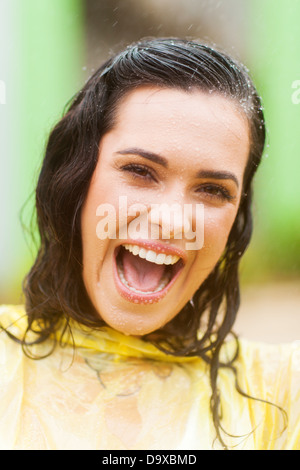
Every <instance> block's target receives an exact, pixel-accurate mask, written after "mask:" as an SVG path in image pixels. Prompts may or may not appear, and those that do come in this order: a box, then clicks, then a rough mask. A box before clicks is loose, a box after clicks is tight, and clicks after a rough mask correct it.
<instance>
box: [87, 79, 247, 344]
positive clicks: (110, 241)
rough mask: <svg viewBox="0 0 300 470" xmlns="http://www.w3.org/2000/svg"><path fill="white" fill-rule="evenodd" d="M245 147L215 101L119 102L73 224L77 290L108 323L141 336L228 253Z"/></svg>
mask: <svg viewBox="0 0 300 470" xmlns="http://www.w3.org/2000/svg"><path fill="white" fill-rule="evenodd" d="M249 145H250V143H249V128H248V123H247V120H246V117H245V116H244V115H243V113H242V112H241V111H240V110H239V109H238V107H237V106H236V105H235V104H234V103H233V102H232V101H231V100H229V99H227V98H224V97H222V96H220V95H217V94H208V93H207V94H206V93H202V92H200V91H192V92H189V93H187V92H184V91H180V90H176V89H162V88H152V87H142V88H139V89H137V90H135V91H132V92H130V93H128V94H127V95H126V96H125V97H124V98H123V100H122V101H121V103H120V104H119V107H118V110H117V115H116V121H115V125H114V127H113V128H112V130H110V131H109V132H108V133H107V134H106V135H105V136H104V137H103V138H102V141H101V143H100V150H99V161H98V164H97V166H96V169H95V172H94V175H93V177H92V180H91V184H90V187H89V191H88V195H87V198H86V201H85V204H84V207H83V210H82V220H81V223H82V242H83V280H84V284H85V287H86V290H87V293H88V295H89V297H90V299H91V301H92V303H93V305H94V306H95V308H96V310H97V312H98V313H99V316H100V317H101V318H102V319H103V320H104V321H105V322H106V323H107V324H108V325H110V326H111V327H113V328H114V329H116V330H118V331H121V332H123V333H125V334H129V335H144V334H147V333H150V332H152V331H154V330H156V329H158V328H160V327H162V326H163V325H165V324H166V323H167V322H169V321H170V320H172V319H173V318H174V317H175V316H176V315H177V314H178V313H179V312H180V310H181V309H182V308H183V307H184V305H185V304H186V303H187V302H188V301H189V300H190V299H191V298H192V296H193V294H194V293H195V291H196V290H197V289H198V288H199V286H200V285H201V284H202V283H203V281H204V280H205V279H206V278H207V276H208V275H209V274H210V272H211V271H212V270H213V268H214V266H215V265H216V263H217V261H218V260H219V258H220V256H221V255H222V253H223V251H224V248H225V246H226V242H227V238H228V235H229V232H230V229H231V227H232V225H233V222H234V220H235V217H236V214H237V211H238V207H239V203H240V198H241V191H242V185H243V174H244V170H245V166H246V163H247V159H248V155H249ZM134 204H135V205H134ZM162 204H163V206H162Z"/></svg>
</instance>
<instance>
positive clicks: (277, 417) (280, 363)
mask: <svg viewBox="0 0 300 470" xmlns="http://www.w3.org/2000/svg"><path fill="white" fill-rule="evenodd" d="M237 370H238V377H239V378H240V385H241V388H242V389H243V390H244V391H245V393H247V394H249V395H250V396H252V397H254V398H256V399H258V400H261V402H260V404H259V401H257V400H250V402H251V403H249V406H250V407H251V409H253V410H256V412H257V413H258V415H260V416H261V417H262V416H263V419H264V420H265V428H270V430H272V433H273V441H272V442H274V445H275V442H277V443H278V445H279V443H280V442H282V446H283V447H282V448H284V449H300V447H299V446H300V341H294V342H291V343H284V344H266V343H260V342H252V341H247V340H241V341H240V355H239V360H238V363H237ZM264 401H265V402H264ZM269 403H271V404H273V405H270V404H269ZM274 405H276V406H274ZM258 408H260V410H261V411H262V409H263V413H262V414H260V412H259V411H258ZM280 410H281V411H280ZM284 416H286V422H285V418H284ZM285 426H286V431H285V432H284V433H283V434H282V439H278V440H276V439H274V438H275V437H276V436H275V434H276V432H277V435H280V429H284V428H285ZM275 429H277V431H276V432H275ZM270 442H271V441H270ZM268 445H273V444H268Z"/></svg>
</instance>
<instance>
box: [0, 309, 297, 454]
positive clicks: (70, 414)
mask: <svg viewBox="0 0 300 470" xmlns="http://www.w3.org/2000/svg"><path fill="white" fill-rule="evenodd" d="M24 314H25V312H24V308H23V307H21V306H18V307H12V306H2V307H0V325H1V326H2V327H5V328H8V327H9V328H8V329H9V331H10V332H11V333H13V334H15V335H17V336H20V334H21V333H22V331H24V328H26V316H24ZM72 333H73V335H72V336H73V338H72V337H71V335H65V338H64V343H63V344H62V345H60V346H57V347H56V349H55V351H54V352H53V353H52V354H51V355H50V356H49V357H47V358H45V359H41V360H32V359H29V358H27V357H26V356H25V355H24V353H23V352H22V348H21V347H20V345H18V344H17V343H16V342H15V341H12V340H11V339H10V338H9V337H8V336H7V334H6V333H5V332H1V333H0V449H1V450H76V449H78V450H101V449H105V450H136V449H137V450H138V449H144V450H196V449H205V450H210V449H218V448H221V446H219V445H218V443H217V441H215V429H214V426H213V422H212V418H211V414H210V408H209V400H210V395H211V388H210V381H209V372H208V366H207V365H206V364H205V363H204V361H202V360H201V359H199V358H190V359H187V358H174V357H172V356H166V355H165V354H163V353H161V352H160V351H158V350H157V349H156V348H155V347H154V346H152V345H150V344H148V343H146V342H144V341H142V340H140V339H137V338H132V337H127V336H124V335H122V334H120V333H117V332H116V331H113V330H112V329H110V328H103V330H102V331H92V330H88V329H87V328H83V327H80V326H79V325H78V324H74V325H73V328H72ZM73 342H74V343H73ZM74 344H75V346H76V347H75V348H74V347H73V345H74ZM48 347H49V345H48ZM232 347H233V344H230V343H228V344H227V345H226V347H225V349H226V351H225V353H227V352H228V353H230V348H232ZM45 351H47V345H40V346H36V347H35V352H36V353H37V354H41V353H43V352H45ZM237 368H238V377H239V384H240V386H241V388H242V389H243V391H245V392H246V393H248V394H250V395H252V396H255V397H257V398H259V399H262V400H268V401H271V402H272V403H275V404H276V405H278V406H280V407H282V408H284V410H285V411H286V413H287V415H288V423H287V425H286V423H285V420H284V414H283V413H282V412H281V411H280V410H278V408H276V407H275V406H272V405H269V404H267V403H263V402H261V401H257V400H250V399H248V398H245V397H243V396H241V395H240V394H239V393H238V392H237V391H236V388H235V378H234V375H233V373H232V371H230V370H228V369H223V370H221V371H220V373H219V389H220V393H221V400H222V413H223V418H222V426H223V427H224V429H226V431H227V432H228V433H229V434H231V435H235V436H239V437H229V436H226V435H223V437H224V439H225V441H226V442H227V444H228V446H229V448H230V447H232V448H233V449H238V450H240V449H248V450H275V449H276V450H277V449H281V450H282V449H285V450H292V449H294V450H300V342H294V343H292V344H285V345H267V344H258V343H253V342H248V341H244V340H242V341H241V352H240V358H239V360H238V362H237ZM285 425H286V426H285ZM284 427H285V430H284V431H283V429H284Z"/></svg>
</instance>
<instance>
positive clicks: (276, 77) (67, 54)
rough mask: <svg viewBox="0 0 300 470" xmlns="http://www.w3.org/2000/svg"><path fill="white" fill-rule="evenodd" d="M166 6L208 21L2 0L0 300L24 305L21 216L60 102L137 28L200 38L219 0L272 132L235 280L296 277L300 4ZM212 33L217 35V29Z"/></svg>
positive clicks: (268, 0)
mask: <svg viewBox="0 0 300 470" xmlns="http://www.w3.org/2000/svg"><path fill="white" fill-rule="evenodd" d="M162 3H165V4H166V6H167V7H168V5H169V6H170V7H171V6H172V5H173V7H174V9H175V7H177V8H179V11H180V9H181V10H182V11H185V10H187V9H188V8H190V11H191V15H192V14H193V11H197V8H198V7H199V8H200V6H201V8H202V10H201V12H203V18H204V19H203V24H204V26H202V29H200V27H199V26H197V25H196V24H195V23H190V24H189V22H188V21H187V22H185V20H184V15H181V16H182V18H183V19H182V20H181V19H180V18H181V16H180V15H179V16H178V14H177V16H174V19H173V20H172V18H173V17H172V15H170V17H167V15H165V16H164V15H163V14H162V13H160V11H159V12H158V13H157V9H158V6H157V5H158V4H157V2H151V1H150V0H149V1H146V0H143V1H141V2H140V3H136V2H134V1H133V0H130V1H127V2H126V1H125V2H124V1H123V2H122V1H116V0H112V1H105V0H103V1H101V0H99V1H98V2H97V1H92V0H86V1H84V0H0V81H1V83H2V84H5V103H2V102H1V99H0V131H1V134H0V152H1V160H0V165H1V172H0V184H1V240H0V242H1V259H0V262H1V266H0V303H9V302H12V303H18V302H21V301H22V295H21V292H22V291H21V283H22V279H23V277H24V275H25V273H26V272H27V270H28V269H29V267H30V265H31V263H32V261H33V259H34V254H35V250H36V247H35V245H34V244H32V242H31V239H30V236H29V233H28V232H27V230H26V229H24V227H23V226H22V223H21V219H20V214H21V210H22V214H23V215H22V217H23V222H24V223H25V225H26V226H30V220H31V213H32V209H33V192H34V187H35V183H36V179H37V175H38V172H39V168H40V165H41V161H42V158H43V152H44V147H45V144H46V140H47V135H48V133H49V131H50V129H51V127H52V126H53V125H54V124H55V122H56V121H57V120H58V119H59V118H60V117H61V115H62V113H63V109H64V106H65V104H66V103H67V102H68V101H69V100H70V99H71V97H72V96H73V95H74V94H75V92H76V91H77V90H78V89H80V87H81V86H82V85H83V84H84V82H85V80H86V79H87V77H88V75H89V74H91V73H92V72H93V68H94V67H96V66H97V67H98V66H99V65H100V61H101V60H103V59H105V58H106V55H107V53H108V52H109V51H110V49H111V48H114V47H115V46H119V45H123V44H126V42H127V41H132V40H135V39H139V38H140V37H141V36H142V35H144V36H147V35H157V36H161V35H162V36H163V35H174V36H175V35H184V36H186V35H188V36H198V37H200V38H201V36H205V33H206V31H207V30H206V29H205V27H206V26H205V25H206V23H205V21H207V22H208V23H209V21H210V24H213V19H214V15H215V18H219V19H220V18H221V14H220V9H219V10H218V5H219V6H220V4H221V5H222V8H223V10H222V11H225V13H226V15H225V16H226V22H225V20H224V30H226V31H227V30H228V29H230V27H231V25H230V21H233V26H232V27H233V28H234V27H236V28H238V26H239V25H241V24H242V25H243V27H242V28H240V30H241V31H242V32H241V33H239V34H237V35H236V36H235V37H234V39H232V40H231V39H230V38H229V39H228V38H227V40H226V41H225V40H224V46H227V50H228V51H229V52H231V46H232V48H233V49H236V48H237V49H238V46H239V45H240V43H243V49H242V53H241V55H242V60H243V61H244V62H246V64H247V66H248V67H249V69H250V70H251V74H252V77H253V79H254V81H255V83H256V85H257V88H258V90H259V93H260V94H261V95H262V97H263V102H264V106H265V115H266V119H267V127H268V145H267V148H266V152H265V154H264V158H263V163H262V166H261V168H260V171H259V173H258V175H257V178H256V182H255V189H256V192H255V201H254V207H253V210H254V219H255V230H254V236H253V242H252V244H251V247H250V248H249V250H248V252H247V254H246V256H245V258H244V260H243V263H242V271H241V273H242V281H243V282H244V283H252V282H262V281H266V282H269V281H272V280H278V279H279V280H281V279H283V280H289V279H293V280H295V279H299V277H300V183H299V179H300V132H299V129H300V93H299V94H298V95H297V94H295V92H296V91H297V90H296V89H295V88H293V84H294V83H296V82H297V81H300V28H299V24H300V21H299V20H300V2H299V1H298V0H287V1H283V0H277V1H274V0H250V1H247V2H246V1H242V0H241V3H239V5H240V6H241V5H243V10H242V13H243V16H242V17H240V18H238V17H237V16H235V15H237V12H236V11H235V9H234V5H235V3H234V1H229V2H225V1H224V2H208V1H203V2H201V1H199V2H198V3H197V2H195V1H192V0H190V1H188V2H185V1H181V2H180V1H176V2H173V3H172V2H170V1H169V2H168V1H165V2H162ZM155 5H156V6H155ZM214 5H215V7H214ZM236 5H237V4H236ZM227 7H228V8H227ZM155 8H156V10H155ZM160 8H161V7H160ZM214 8H215V9H214ZM224 8H225V9H226V8H227V10H224ZM230 8H231V10H230ZM192 9H194V10H193V11H192ZM166 11H167V9H166ZM205 14H206V15H207V16H206V17H205ZM222 14H223V13H222ZM159 15H161V16H160V17H159ZM223 15H224V14H223ZM205 18H206V20H205ZM172 21H173V23H172ZM146 23H147V25H148V26H145V25H146ZM225 23H226V24H225ZM244 26H245V27H244ZM226 28H227V29H226ZM217 29H218V28H216V31H217ZM95 32H96V33H95ZM97 34H99V35H102V36H101V39H99V38H98V36H97ZM209 38H210V39H211V40H212V41H214V40H215V41H216V42H217V43H218V44H219V43H220V40H221V42H222V36H220V34H219V33H218V34H217V32H216V33H214V29H213V27H212V28H211V29H209ZM299 83H300V82H299ZM298 87H299V88H300V86H299V85H298ZM293 93H294V95H293ZM293 96H294V101H293ZM297 96H298V101H299V103H298V101H297ZM25 202H26V204H25V206H24V203H25Z"/></svg>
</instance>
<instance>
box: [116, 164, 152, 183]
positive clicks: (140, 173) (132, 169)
mask: <svg viewBox="0 0 300 470" xmlns="http://www.w3.org/2000/svg"><path fill="white" fill-rule="evenodd" d="M121 171H125V172H128V173H130V174H131V176H133V178H138V179H141V180H149V181H156V178H155V177H154V175H153V172H152V171H151V170H150V169H149V168H148V167H147V166H144V165H137V164H135V163H130V164H129V165H124V166H122V167H121Z"/></svg>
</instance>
